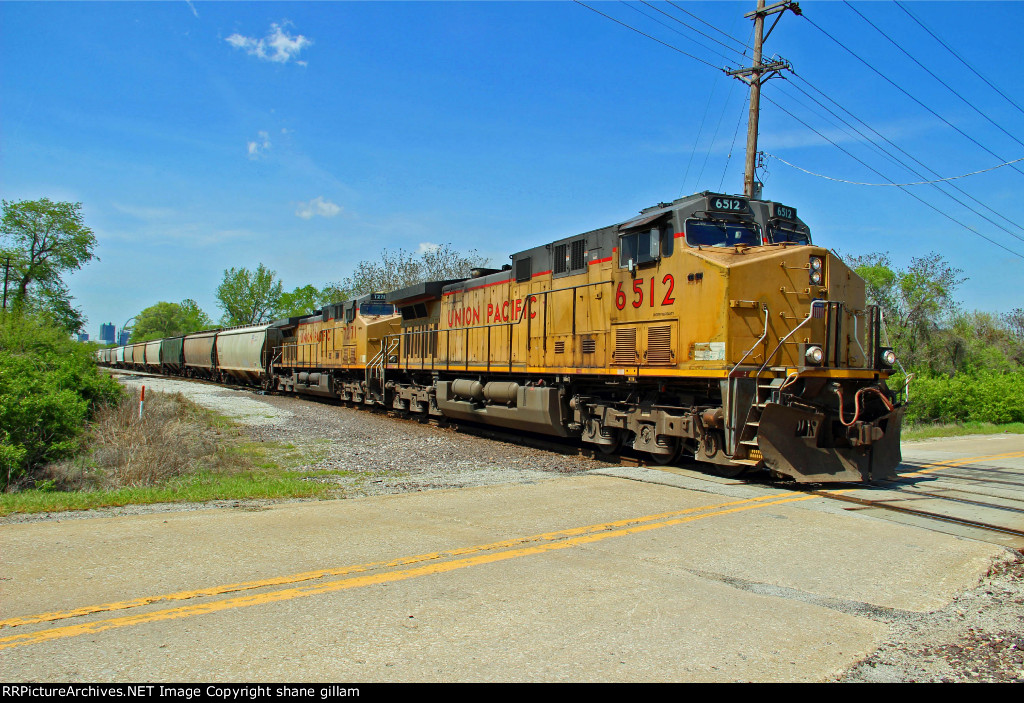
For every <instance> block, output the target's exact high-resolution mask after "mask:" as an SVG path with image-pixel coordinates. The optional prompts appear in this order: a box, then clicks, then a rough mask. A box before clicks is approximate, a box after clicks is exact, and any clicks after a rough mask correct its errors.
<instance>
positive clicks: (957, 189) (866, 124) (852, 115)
mask: <svg viewBox="0 0 1024 703" xmlns="http://www.w3.org/2000/svg"><path fill="white" fill-rule="evenodd" d="M793 75H794V76H795V77H796V78H798V79H799V80H800V81H802V82H803V83H806V84H807V86H808V87H809V88H811V89H812V90H814V91H815V92H817V93H818V94H819V95H821V96H822V97H823V98H825V99H826V100H828V101H829V102H830V103H832V104H833V105H835V106H836V107H837V108H839V109H840V110H842V111H843V112H845V113H847V114H848V115H850V117H852V118H853V119H855V120H856V121H857V122H859V123H860V124H862V125H864V127H865V128H866V129H868V130H870V131H871V132H872V133H873V134H874V135H875V136H877V137H878V138H879V139H881V140H882V141H884V142H885V143H886V144H888V145H889V146H891V147H892V148H894V149H896V150H897V151H899V152H900V153H901V154H903V155H904V156H906V157H907V158H909V159H910V160H911V161H913V162H914V163H916V164H917V165H918V166H920V167H921V168H923V169H924V170H925V171H927V172H929V173H931V174H932V175H933V176H935V177H939V172H938V171H936V170H935V169H933V168H931V167H929V166H928V165H927V164H925V163H923V162H922V161H921V160H920V159H918V158H916V157H915V156H913V155H912V154H910V153H909V152H908V151H907V150H906V149H903V148H902V147H900V146H899V145H898V144H896V143H895V142H893V141H892V140H891V139H889V138H888V137H886V136H885V135H884V134H882V133H881V132H879V131H878V130H877V129H875V128H874V127H872V126H871V125H869V124H868V123H867V122H865V121H864V120H862V119H861V118H859V117H857V115H855V114H853V112H852V111H851V110H850V109H849V108H846V107H843V106H842V105H840V104H839V103H838V102H836V101H835V100H834V99H833V98H831V97H829V96H828V95H827V94H826V93H825V92H824V91H822V90H821V89H820V88H818V87H816V86H815V85H813V84H812V83H811V82H810V81H808V80H807V79H806V78H804V77H803V76H801V75H800V74H798V73H796V72H795V71H794V72H793ZM791 85H792V86H793V87H794V88H796V89H797V90H799V91H800V92H801V93H803V94H804V95H806V96H807V97H808V98H809V99H811V100H813V101H814V102H815V103H817V104H818V105H820V106H821V107H823V108H824V109H825V110H827V111H828V113H829V114H830V115H832V116H833V117H835V118H836V119H838V120H840V121H841V122H843V123H844V124H846V125H847V126H848V127H850V128H851V129H853V130H854V131H855V132H857V134H859V135H860V136H861V138H863V139H864V140H866V141H867V142H869V143H870V144H873V145H874V146H875V147H876V148H877V149H879V150H880V151H881V152H882V153H883V154H885V155H887V156H888V157H889V158H890V159H892V160H893V161H895V162H896V163H898V164H899V165H900V166H902V167H903V168H905V169H906V170H908V171H910V172H911V173H913V174H914V175H916V176H917V177H918V178H922V179H923V178H925V176H923V175H922V174H921V172H920V171H917V170H916V169H914V168H911V167H910V166H908V165H907V164H906V163H905V162H903V161H901V160H899V159H897V158H896V157H895V156H893V155H892V154H891V153H890V152H888V151H886V150H885V149H883V148H882V147H881V146H879V145H878V144H877V142H875V141H874V140H873V139H871V138H870V137H868V136H867V135H865V134H864V133H863V132H861V131H860V130H859V129H857V128H856V127H854V126H853V125H851V124H850V123H849V122H847V121H846V120H844V119H843V118H842V117H840V116H839V115H837V114H836V113H835V112H833V111H832V110H830V109H829V108H828V107H827V106H825V105H823V104H822V103H821V101H819V100H818V99H817V98H815V97H814V96H813V95H810V94H809V93H808V92H807V91H805V90H804V89H803V88H801V87H800V86H799V85H797V84H796V83H791ZM948 185H949V187H950V188H953V189H954V190H956V191H957V192H959V193H960V194H961V195H963V196H964V197H966V198H969V199H970V200H972V201H974V202H975V203H977V204H978V205H980V206H981V207H983V208H985V209H986V210H988V211H989V212H991V213H993V214H994V215H996V216H997V217H1000V218H1002V219H1003V220H1005V221H1006V222H1008V223H1009V224H1011V225H1013V226H1014V227H1016V228H1017V229H1019V230H1022V231H1024V227H1022V226H1021V225H1020V224H1018V223H1016V222H1014V221H1013V220H1011V219H1010V218H1009V217H1007V216H1006V215H1003V214H1002V213H1000V212H999V211H997V210H996V209H995V208H993V207H991V206H989V205H986V204H985V203H983V202H981V201H980V200H978V199H977V198H975V197H974V196H973V195H971V194H970V193H968V192H967V191H965V190H964V189H963V188H961V187H960V186H958V185H957V184H955V183H949V184H948ZM935 188H939V186H937V185H936V186H935ZM940 192H942V191H941V189H940ZM944 195H946V197H948V198H950V199H952V200H953V201H954V202H956V203H958V204H960V205H963V206H964V207H966V208H967V209H969V210H971V211H972V212H974V213H975V214H976V215H978V216H979V217H981V218H982V219H984V220H986V221H987V222H989V223H990V224H992V225H994V226H996V227H998V228H999V229H1001V230H1003V231H1004V232H1007V233H1008V234H1010V235H1011V236H1013V237H1017V238H1018V239H1020V237H1018V236H1017V235H1016V234H1014V233H1013V232H1010V230H1008V229H1006V228H1005V227H1004V226H1002V225H1000V224H999V223H997V222H994V221H993V220H991V219H989V218H988V217H986V216H985V215H982V214H981V213H978V212H977V211H976V210H974V209H973V208H971V207H970V206H969V205H966V204H965V203H963V202H962V201H961V200H959V199H957V198H955V197H953V196H951V195H948V194H945V193H944Z"/></svg>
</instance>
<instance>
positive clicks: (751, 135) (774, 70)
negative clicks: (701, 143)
mask: <svg viewBox="0 0 1024 703" xmlns="http://www.w3.org/2000/svg"><path fill="white" fill-rule="evenodd" d="M786 10H792V11H793V14H795V15H799V14H801V10H800V6H799V5H797V4H796V3H795V2H792V0H783V2H777V3H775V4H774V5H771V6H770V7H765V4H764V0H757V9H756V10H754V11H753V12H748V13H747V14H746V15H744V17H746V18H748V19H750V18H753V20H754V62H753V64H752V65H751V66H750V68H740V69H737V70H735V71H726V74H728V75H730V76H732V77H733V78H738V79H739V80H741V81H743V82H744V83H746V84H748V85H749V86H750V116H749V118H748V119H747V162H746V168H745V170H744V172H743V194H744V195H746V196H747V197H748V198H760V197H761V184H760V183H758V182H757V181H755V180H754V167H755V166H756V165H757V122H758V117H759V116H760V114H761V84H762V83H764V82H765V81H767V80H769V79H771V78H774V77H775V76H777V75H778V74H779V72H780V71H782V70H783V69H788V68H790V65H789V62H788V61H786V60H785V59H781V58H779V57H774V58H773V60H772V61H770V62H769V63H762V61H761V57H762V47H763V46H764V42H765V40H766V39H767V38H768V37H769V36H770V35H771V33H772V30H773V29H775V25H777V24H778V23H779V20H780V19H782V13H783V12H785V11H786ZM776 14H777V15H778V17H776V18H775V22H773V23H772V26H771V27H770V28H769V29H768V33H767V34H765V32H764V18H765V17H767V16H768V15H776Z"/></svg>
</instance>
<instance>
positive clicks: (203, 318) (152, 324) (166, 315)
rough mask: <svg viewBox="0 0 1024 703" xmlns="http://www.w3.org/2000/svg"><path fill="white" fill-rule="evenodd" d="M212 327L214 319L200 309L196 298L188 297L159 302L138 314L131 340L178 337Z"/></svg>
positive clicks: (145, 340)
mask: <svg viewBox="0 0 1024 703" xmlns="http://www.w3.org/2000/svg"><path fill="white" fill-rule="evenodd" d="M210 327H213V321H212V320H211V319H210V317H209V315H207V314H206V313H205V312H203V311H202V310H200V309H199V306H198V305H197V304H196V301H194V300H191V299H188V298H186V299H185V300H183V301H181V303H166V302H159V303H157V304H156V305H151V306H150V307H148V308H146V309H145V310H143V311H142V312H140V313H139V314H138V315H136V317H135V327H133V328H132V339H131V341H132V342H133V343H135V342H148V341H150V340H152V339H164V338H165V337H177V336H179V335H182V334H189V333H191V332H198V331H199V330H204V329H209V328H210Z"/></svg>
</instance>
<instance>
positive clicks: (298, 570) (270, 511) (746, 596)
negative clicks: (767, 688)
mask: <svg viewBox="0 0 1024 703" xmlns="http://www.w3.org/2000/svg"><path fill="white" fill-rule="evenodd" d="M904 459H905V463H904V466H903V467H902V468H901V472H902V473H903V474H904V477H903V478H901V480H900V481H898V482H896V483H893V484H891V485H884V486H876V487H863V488H852V489H851V488H849V487H826V488H825V489H824V490H823V491H820V492H816V493H808V492H804V491H803V490H798V489H797V488H794V487H793V486H792V485H789V486H773V485H766V484H759V483H757V484H752V483H745V482H742V481H736V480H728V479H714V478H708V477H703V476H701V475H699V474H696V473H694V472H692V471H691V470H690V469H688V468H675V469H672V468H669V469H664V470H662V469H658V470H655V469H642V468H629V467H618V468H609V469H603V470H600V471H598V472H591V473H589V474H586V475H576V476H565V477H555V478H551V479H547V480H540V481H538V482H536V483H533V484H519V485H501V486H487V487H480V488H468V489H461V490H435V491H427V492H422V493H409V494H403V495H392V496H379V497H370V498H360V499H354V500H342V501H324V502H300V503H283V504H277V505H274V506H270V507H268V508H265V509H258V510H252V509H245V508H244V507H242V508H226V509H218V510H199V511H189V512H164V513H150V514H145V515H134V516H124V517H104V518H86V519H71V520H61V521H50V522H35V523H24V524H9V525H5V526H3V527H0V551H2V554H3V557H2V566H0V568H2V572H3V573H2V574H0V576H2V578H3V580H0V608H2V610H0V679H2V680H5V681H24V680H38V681H67V680H72V681H74V680H84V681H115V680H116V681H169V680H174V681H195V680H218V681H223V680H246V681H272V680H280V681H304V680H310V681H328V680H329V681H509V680H512V681H539V680H543V681H735V680H745V681H746V680H753V681H818V680H827V679H829V678H830V677H833V676H835V675H836V674H838V673H839V672H841V671H843V670H845V669H847V668H848V667H850V666H851V665H853V664H854V663H856V662H857V661H859V660H861V659H863V658H864V657H865V656H867V655H869V654H870V653H871V652H872V651H873V650H874V649H875V647H876V646H877V645H878V643H879V642H880V641H881V640H882V639H883V638H884V637H885V636H886V634H887V625H885V624H884V622H882V621H881V619H879V618H878V617H875V616H876V615H878V614H879V613H886V614H889V615H892V614H894V613H895V614H899V613H920V612H925V611H930V610H935V609H938V608H942V607H943V606H945V605H946V604H948V603H949V602H950V600H951V599H952V598H953V597H954V596H955V595H956V594H957V593H958V592H960V591H962V590H964V589H967V588H970V587H972V586H974V585H975V584H976V583H977V581H978V579H979V577H980V576H981V575H982V574H983V573H984V572H985V571H986V570H987V569H988V568H989V566H990V565H991V564H992V563H993V560H998V559H1001V558H1006V556H1007V554H1008V549H1007V548H1008V547H1010V548H1018V549H1019V548H1021V547H1022V546H1024V544H1021V541H1020V540H1021V537H1020V535H1018V534H1016V533H1015V530H1016V531H1020V530H1021V528H1022V525H1021V521H1020V517H1021V515H1022V514H1024V511H1022V507H1024V438H1021V437H1020V436H1015V437H1010V436H995V437H992V438H972V439H960V440H944V441H939V442H927V443H921V444H908V445H905V447H904ZM839 491H842V492H839ZM830 493H834V494H835V495H829V494H830ZM885 506H896V507H898V508H901V509H900V510H892V509H890V508H889V507H885ZM938 518H941V519H938Z"/></svg>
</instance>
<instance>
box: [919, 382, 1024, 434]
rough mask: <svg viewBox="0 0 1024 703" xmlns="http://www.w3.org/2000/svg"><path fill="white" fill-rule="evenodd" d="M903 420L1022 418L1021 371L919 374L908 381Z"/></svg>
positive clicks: (1023, 390) (1000, 421)
mask: <svg viewBox="0 0 1024 703" xmlns="http://www.w3.org/2000/svg"><path fill="white" fill-rule="evenodd" d="M907 421H908V422H912V423H924V422H948V423H954V422H991V423H994V424H997V425H1001V424H1005V423H1008V422H1024V371H1011V372H1006V373H993V372H985V373H977V374H966V373H961V374H957V375H956V376H954V377H953V378H948V377H945V376H919V377H917V378H915V379H913V380H912V381H911V382H910V406H909V407H908V409H907Z"/></svg>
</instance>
